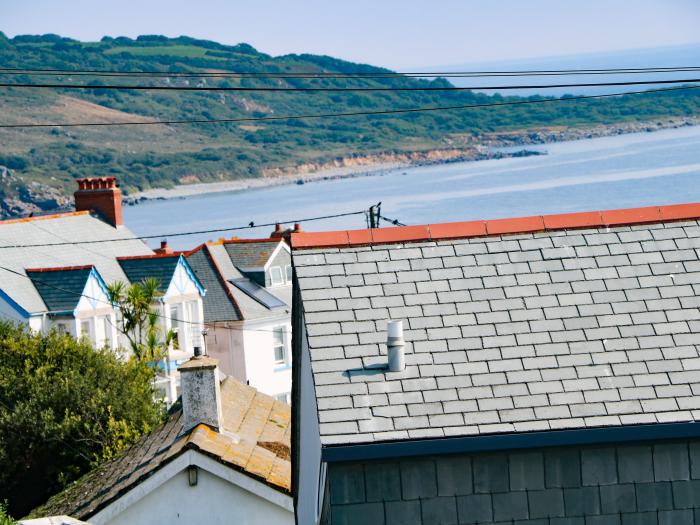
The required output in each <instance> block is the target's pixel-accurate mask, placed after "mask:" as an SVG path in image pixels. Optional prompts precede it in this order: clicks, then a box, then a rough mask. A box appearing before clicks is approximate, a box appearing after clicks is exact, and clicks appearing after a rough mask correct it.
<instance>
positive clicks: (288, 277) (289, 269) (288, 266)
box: [285, 264, 292, 283]
mask: <svg viewBox="0 0 700 525" xmlns="http://www.w3.org/2000/svg"><path fill="white" fill-rule="evenodd" d="M285 269H286V271H287V282H288V283H291V282H292V265H291V264H288V265H287V266H286V268H285Z"/></svg>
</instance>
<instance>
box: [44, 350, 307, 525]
mask: <svg viewBox="0 0 700 525" xmlns="http://www.w3.org/2000/svg"><path fill="white" fill-rule="evenodd" d="M180 370H181V374H182V384H183V392H182V398H183V402H182V410H181V411H178V412H175V413H173V414H171V416H170V417H169V419H168V421H167V422H166V423H164V424H163V425H162V426H161V427H159V428H157V429H155V430H154V431H153V432H151V433H150V434H149V435H148V436H147V437H145V438H143V439H141V440H140V441H139V442H138V443H137V444H135V445H134V446H132V447H131V448H129V449H127V450H126V451H124V453H123V454H122V455H120V456H119V457H117V458H116V459H114V460H112V461H109V462H107V463H105V464H103V465H101V466H100V467H98V468H97V469H96V470H94V471H93V472H91V473H89V474H88V475H86V476H84V477H83V478H81V479H80V480H79V481H77V482H76V483H74V484H72V485H70V486H69V487H68V488H67V489H66V490H64V491H63V492H62V493H60V494H58V495H56V496H54V497H52V498H51V499H50V500H49V501H48V502H47V503H46V504H45V505H43V506H42V507H41V508H39V509H36V510H35V511H34V512H32V516H56V515H69V516H72V517H73V518H78V519H81V520H84V521H88V522H89V523H91V524H93V525H172V524H177V523H182V524H188V525H189V524H193V523H202V524H205V523H206V524H207V525H225V524H230V523H240V524H246V525H247V524H249V525H292V524H293V523H294V511H293V503H292V496H291V461H290V435H291V426H290V421H291V409H290V407H289V406H288V405H287V404H285V403H282V402H279V401H276V400H274V399H272V398H270V397H269V396H266V395H264V394H261V393H259V392H257V391H256V390H255V389H253V388H251V387H249V386H247V385H245V384H243V383H241V382H239V381H237V380H235V379H234V378H231V377H228V378H225V379H224V380H223V381H220V377H219V372H218V368H217V362H216V360H214V359H211V358H209V357H207V356H201V357H195V358H192V359H191V360H189V361H188V362H187V363H186V364H185V365H183V366H182V367H181V369H180Z"/></svg>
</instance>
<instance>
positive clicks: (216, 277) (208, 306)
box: [186, 239, 292, 322]
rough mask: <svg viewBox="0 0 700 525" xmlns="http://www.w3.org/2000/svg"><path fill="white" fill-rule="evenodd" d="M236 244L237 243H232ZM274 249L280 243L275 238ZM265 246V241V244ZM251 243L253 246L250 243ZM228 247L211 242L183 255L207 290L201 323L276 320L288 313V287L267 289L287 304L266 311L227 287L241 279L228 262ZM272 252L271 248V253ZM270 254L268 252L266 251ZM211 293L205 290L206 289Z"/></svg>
mask: <svg viewBox="0 0 700 525" xmlns="http://www.w3.org/2000/svg"><path fill="white" fill-rule="evenodd" d="M236 242H237V241H236ZM272 242H273V243H274V247H275V248H276V247H277V245H278V244H279V243H280V240H279V239H274V240H273V241H272ZM265 243H266V244H269V243H267V241H265ZM253 244H254V243H253ZM228 246H231V244H230V243H229V244H225V243H222V242H211V243H206V244H204V245H201V246H199V247H197V248H195V249H194V250H192V251H190V252H188V253H187V255H186V258H187V261H188V262H189V263H190V265H191V266H192V270H193V271H194V272H195V274H196V275H197V278H198V279H200V281H202V282H203V284H204V281H206V283H207V284H204V287H205V288H207V294H206V295H205V296H204V321H205V322H216V321H239V320H244V319H245V320H254V319H265V318H273V317H279V316H280V315H281V314H288V313H289V312H290V311H291V304H292V289H291V286H279V287H275V288H268V289H267V291H268V292H270V293H271V294H273V295H274V296H275V297H277V298H279V299H280V300H281V301H283V302H284V303H285V304H287V305H290V306H289V307H288V308H286V309H282V308H272V309H270V308H266V307H265V306H263V305H261V304H260V303H259V302H257V301H256V300H254V299H253V298H251V297H250V296H248V295H247V294H246V293H244V292H243V291H242V290H240V289H239V288H237V287H236V286H234V285H233V284H231V281H232V280H235V279H241V278H243V277H245V275H244V274H243V273H241V271H240V270H239V269H238V268H237V267H236V263H235V262H234V261H233V260H232V259H231V256H230V255H229V252H228V251H227V247H228ZM272 251H274V248H273V250H272ZM270 253H272V252H270ZM210 287H211V289H212V290H213V292H210V291H209V288H210Z"/></svg>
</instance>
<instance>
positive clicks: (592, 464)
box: [329, 440, 700, 525]
mask: <svg viewBox="0 0 700 525" xmlns="http://www.w3.org/2000/svg"><path fill="white" fill-rule="evenodd" d="M329 480H330V482H329V485H330V507H331V511H330V512H331V523H332V525H350V524H362V525H367V524H369V523H372V524H374V525H399V524H423V525H428V524H430V525H433V524H457V523H459V524H475V523H479V524H482V525H486V524H494V523H498V524H502V525H506V524H510V525H513V524H520V525H647V524H649V525H652V524H654V525H656V524H662V525H663V524H667V525H686V524H693V523H700V440H696V441H689V442H688V441H680V442H663V443H655V444H624V445H618V446H604V447H562V448H550V449H544V450H530V451H517V452H512V453H506V452H504V453H497V454H473V455H445V456H435V457H423V458H409V459H403V460H397V461H384V462H366V463H335V464H330V465H329Z"/></svg>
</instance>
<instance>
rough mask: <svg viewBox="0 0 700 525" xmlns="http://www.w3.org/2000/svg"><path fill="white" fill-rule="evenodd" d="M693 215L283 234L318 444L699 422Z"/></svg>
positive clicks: (698, 229) (696, 226)
mask: <svg viewBox="0 0 700 525" xmlns="http://www.w3.org/2000/svg"><path fill="white" fill-rule="evenodd" d="M699 217H700V204H693V205H677V206H664V207H654V208H641V209H634V210H613V211H609V212H592V213H583V214H571V215H564V216H544V217H528V218H523V219H508V220H498V221H486V222H484V221H479V222H470V223H456V224H438V225H429V226H415V227H407V228H386V229H382V230H373V231H369V230H363V231H346V232H324V233H319V234H310V233H301V234H293V235H292V245H293V247H294V251H293V260H294V265H295V272H296V276H297V278H298V283H299V289H300V294H301V299H302V301H303V311H304V316H305V323H306V331H307V338H308V346H309V352H310V357H311V362H312V369H313V379H314V383H315V391H316V397H317V401H318V416H319V421H320V433H321V441H322V443H323V444H324V445H332V444H341V443H356V442H377V441H385V440H405V439H417V438H427V437H441V436H467V435H476V434H495V433H511V432H525V431H535V430H551V429H564V428H585V427H608V426H620V425H632V424H643V423H664V422H677V421H698V420H700V336H699V334H700V297H699V296H700V260H699V259H700V257H699V254H700V223H699V222H698V220H697V218H699ZM522 232H525V233H522ZM314 246H317V247H318V246H326V247H321V248H314ZM387 319H404V320H405V322H404V330H405V332H404V333H405V338H406V341H407V343H406V369H405V370H404V371H402V372H388V371H387V370H386V369H384V368H383V367H384V365H385V364H386V361H387V358H386V347H385V340H386V332H385V328H386V321H387Z"/></svg>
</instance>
